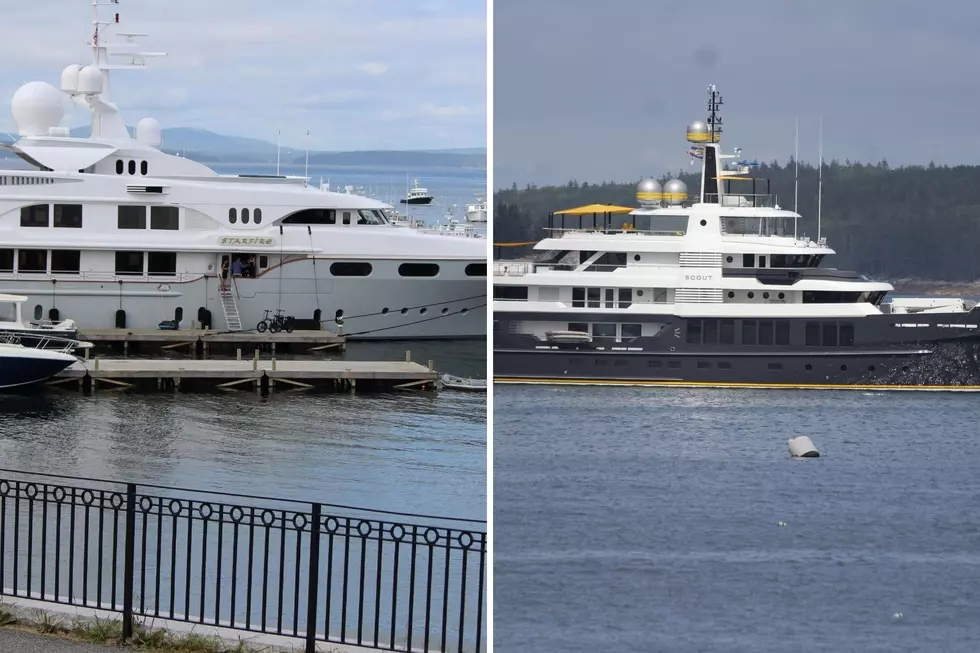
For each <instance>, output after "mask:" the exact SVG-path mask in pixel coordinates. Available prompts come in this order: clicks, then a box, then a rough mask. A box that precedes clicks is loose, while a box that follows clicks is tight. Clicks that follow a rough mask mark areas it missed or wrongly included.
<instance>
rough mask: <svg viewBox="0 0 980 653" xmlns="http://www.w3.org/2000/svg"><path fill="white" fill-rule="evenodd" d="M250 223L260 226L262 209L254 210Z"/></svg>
mask: <svg viewBox="0 0 980 653" xmlns="http://www.w3.org/2000/svg"><path fill="white" fill-rule="evenodd" d="M252 222H254V223H255V224H262V209H255V210H254V211H252Z"/></svg>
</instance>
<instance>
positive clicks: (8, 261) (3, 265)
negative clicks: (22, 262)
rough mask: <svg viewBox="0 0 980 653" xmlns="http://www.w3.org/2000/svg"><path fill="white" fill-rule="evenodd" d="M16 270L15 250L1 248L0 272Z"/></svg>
mask: <svg viewBox="0 0 980 653" xmlns="http://www.w3.org/2000/svg"><path fill="white" fill-rule="evenodd" d="M13 271H14V250H12V249H0V272H13Z"/></svg>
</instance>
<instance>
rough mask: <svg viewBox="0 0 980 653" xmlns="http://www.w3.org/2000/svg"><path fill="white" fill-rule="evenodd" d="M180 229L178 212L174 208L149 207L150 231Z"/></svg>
mask: <svg viewBox="0 0 980 653" xmlns="http://www.w3.org/2000/svg"><path fill="white" fill-rule="evenodd" d="M179 228H180V210H179V209H178V208H177V207H176V206H151V207H150V229H165V230H168V231H176V230H177V229H179Z"/></svg>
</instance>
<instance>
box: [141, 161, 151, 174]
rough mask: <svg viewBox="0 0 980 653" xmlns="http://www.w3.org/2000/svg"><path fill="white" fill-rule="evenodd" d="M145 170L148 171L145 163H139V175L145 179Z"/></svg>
mask: <svg viewBox="0 0 980 653" xmlns="http://www.w3.org/2000/svg"><path fill="white" fill-rule="evenodd" d="M147 170H149V167H148V166H147V164H146V161H140V174H141V175H143V176H144V177H145V176H146V171H147Z"/></svg>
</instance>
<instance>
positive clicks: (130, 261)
mask: <svg viewBox="0 0 980 653" xmlns="http://www.w3.org/2000/svg"><path fill="white" fill-rule="evenodd" d="M143 259H144V256H143V252H116V274H119V275H123V274H125V275H141V274H143Z"/></svg>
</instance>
